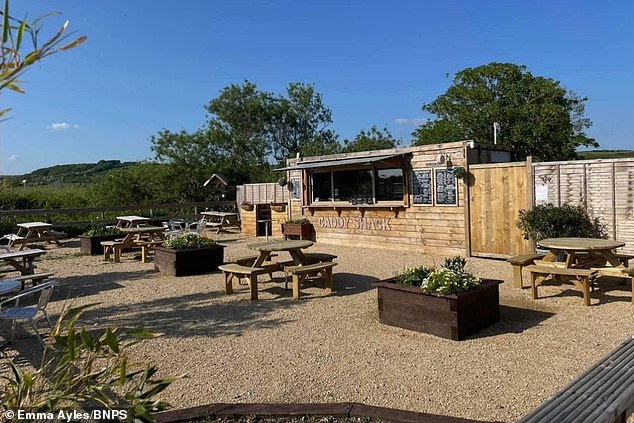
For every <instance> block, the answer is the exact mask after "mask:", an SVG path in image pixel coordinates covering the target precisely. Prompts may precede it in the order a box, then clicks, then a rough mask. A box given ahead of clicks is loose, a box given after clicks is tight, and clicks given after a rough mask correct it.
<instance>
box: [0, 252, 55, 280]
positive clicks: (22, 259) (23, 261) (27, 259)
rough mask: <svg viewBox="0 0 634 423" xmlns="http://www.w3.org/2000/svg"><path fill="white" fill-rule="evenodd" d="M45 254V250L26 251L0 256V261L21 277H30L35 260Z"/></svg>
mask: <svg viewBox="0 0 634 423" xmlns="http://www.w3.org/2000/svg"><path fill="white" fill-rule="evenodd" d="M44 254H46V251H45V250H40V249H36V248H34V249H27V250H22V251H15V252H9V253H2V254H0V260H2V261H3V262H4V263H7V264H8V265H10V266H12V267H13V268H14V269H15V270H17V271H18V272H20V274H21V275H32V274H34V273H35V263H34V262H35V259H36V258H37V257H40V256H41V255H44Z"/></svg>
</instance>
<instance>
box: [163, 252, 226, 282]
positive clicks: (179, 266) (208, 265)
mask: <svg viewBox="0 0 634 423" xmlns="http://www.w3.org/2000/svg"><path fill="white" fill-rule="evenodd" d="M224 256H225V246H224V245H214V246H213V247H207V248H197V249H195V250H180V251H177V250H172V249H170V248H165V247H156V248H155V249H154V270H158V271H159V272H162V273H166V274H168V275H170V276H190V275H200V274H203V273H209V272H213V271H214V270H218V266H220V265H221V264H222V263H223V262H224Z"/></svg>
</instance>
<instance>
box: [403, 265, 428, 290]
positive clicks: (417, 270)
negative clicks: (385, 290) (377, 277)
mask: <svg viewBox="0 0 634 423" xmlns="http://www.w3.org/2000/svg"><path fill="white" fill-rule="evenodd" d="M432 270H433V269H431V268H429V267H425V266H421V267H410V268H408V269H406V270H405V272H404V273H402V274H401V275H398V276H397V277H396V282H397V283H401V284H403V285H408V286H421V284H422V283H423V280H424V279H425V278H426V277H427V276H428V275H429V274H430V273H431V272H432Z"/></svg>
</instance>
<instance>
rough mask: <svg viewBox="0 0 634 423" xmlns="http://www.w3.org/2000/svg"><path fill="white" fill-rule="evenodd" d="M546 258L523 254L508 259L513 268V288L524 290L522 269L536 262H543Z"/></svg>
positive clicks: (539, 255) (540, 255) (542, 255)
mask: <svg viewBox="0 0 634 423" xmlns="http://www.w3.org/2000/svg"><path fill="white" fill-rule="evenodd" d="M544 257H545V255H544V254H521V255H518V256H513V257H509V258H508V259H506V261H507V262H509V263H510V264H511V266H512V267H513V286H515V288H520V289H524V279H523V277H522V269H523V268H524V266H526V265H529V264H533V263H535V261H536V260H541V259H543V258H544Z"/></svg>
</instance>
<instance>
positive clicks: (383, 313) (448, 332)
mask: <svg viewBox="0 0 634 423" xmlns="http://www.w3.org/2000/svg"><path fill="white" fill-rule="evenodd" d="M393 281H394V278H392V279H387V280H385V281H381V282H378V283H376V285H375V286H376V287H377V289H378V298H379V321H380V322H381V323H384V324H386V325H390V326H396V327H399V328H403V329H410V330H414V331H417V332H424V333H429V334H432V335H436V336H440V337H442V338H448V339H453V340H455V341H459V340H461V339H464V338H466V337H467V336H469V335H473V334H474V333H476V332H478V331H480V330H482V329H484V328H486V327H487V326H490V325H492V324H493V323H496V322H499V321H500V296H499V293H498V286H499V284H501V283H502V281H498V280H491V279H485V280H482V283H481V284H480V286H478V287H476V288H473V289H470V290H469V291H465V292H460V293H457V294H450V295H445V296H441V297H439V296H436V295H430V294H425V293H424V292H423V291H421V289H420V288H417V287H410V286H404V285H400V284H397V283H394V282H393Z"/></svg>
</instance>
